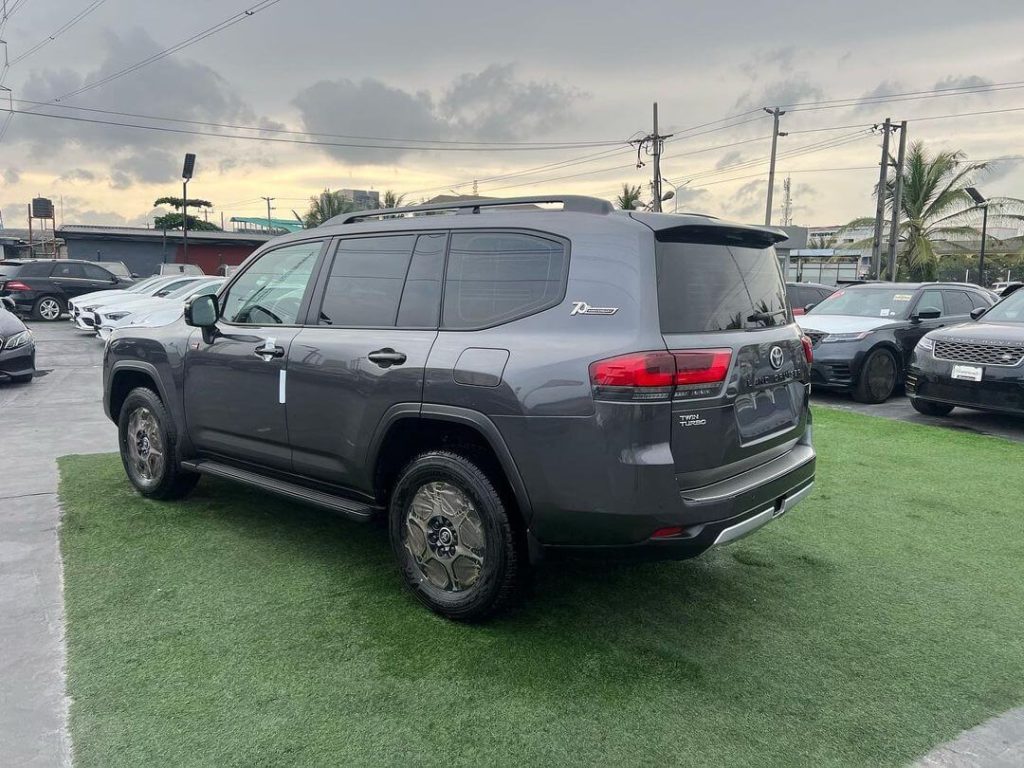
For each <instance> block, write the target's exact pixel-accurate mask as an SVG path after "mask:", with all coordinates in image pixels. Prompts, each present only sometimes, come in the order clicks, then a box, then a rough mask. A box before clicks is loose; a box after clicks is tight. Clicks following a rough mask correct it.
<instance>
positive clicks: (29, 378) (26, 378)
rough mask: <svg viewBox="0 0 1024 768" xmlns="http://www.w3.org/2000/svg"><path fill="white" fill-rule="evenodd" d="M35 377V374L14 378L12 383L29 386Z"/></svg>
mask: <svg viewBox="0 0 1024 768" xmlns="http://www.w3.org/2000/svg"><path fill="white" fill-rule="evenodd" d="M34 375H35V374H33V373H26V374H25V375H24V376H12V377H11V381H13V382H14V383H15V384H28V383H29V382H30V381H32V377H33V376H34Z"/></svg>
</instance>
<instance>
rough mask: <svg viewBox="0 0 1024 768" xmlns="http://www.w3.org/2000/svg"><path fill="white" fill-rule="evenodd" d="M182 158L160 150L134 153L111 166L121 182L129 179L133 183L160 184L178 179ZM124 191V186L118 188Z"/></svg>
mask: <svg viewBox="0 0 1024 768" xmlns="http://www.w3.org/2000/svg"><path fill="white" fill-rule="evenodd" d="M181 162H182V160H181V158H179V157H178V156H177V155H172V154H171V153H170V152H165V151H163V150H160V149H151V150H149V151H148V152H132V153H131V154H129V155H126V156H124V157H121V158H119V159H118V160H116V161H114V163H113V164H112V165H111V168H112V169H113V173H114V174H117V175H118V178H119V180H123V179H128V180H129V181H130V182H131V183H136V182H137V183H140V184H160V183H163V182H165V181H170V180H171V179H177V178H178V177H179V175H180V171H181ZM117 188H118V189H123V188H124V187H123V186H118V187H117Z"/></svg>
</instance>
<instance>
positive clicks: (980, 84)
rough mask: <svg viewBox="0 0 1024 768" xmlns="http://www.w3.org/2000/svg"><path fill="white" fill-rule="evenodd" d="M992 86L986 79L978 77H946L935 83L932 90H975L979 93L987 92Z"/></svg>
mask: <svg viewBox="0 0 1024 768" xmlns="http://www.w3.org/2000/svg"><path fill="white" fill-rule="evenodd" d="M994 84H995V83H993V81H991V80H989V79H988V78H987V77H981V76H980V75H956V76H954V75H947V76H946V77H944V78H942V79H941V80H939V81H938V82H937V83H935V87H934V89H933V90H936V91H948V90H950V89H954V88H977V89H979V91H988V90H991V89H992V86H993V85H994Z"/></svg>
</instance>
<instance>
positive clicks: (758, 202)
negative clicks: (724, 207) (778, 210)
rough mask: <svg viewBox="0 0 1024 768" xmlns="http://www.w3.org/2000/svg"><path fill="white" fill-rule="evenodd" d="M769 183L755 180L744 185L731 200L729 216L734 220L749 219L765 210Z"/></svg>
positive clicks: (763, 180)
mask: <svg viewBox="0 0 1024 768" xmlns="http://www.w3.org/2000/svg"><path fill="white" fill-rule="evenodd" d="M767 188H768V182H767V181H766V180H765V179H754V180H753V181H748V182H747V183H746V184H744V185H742V186H741V187H740V188H739V189H737V190H736V191H735V192H733V194H732V197H730V198H729V205H728V211H729V216H730V217H731V218H734V219H740V220H742V219H748V218H750V217H751V216H753V215H754V214H755V213H759V212H761V211H763V210H764V205H765V195H766V193H767Z"/></svg>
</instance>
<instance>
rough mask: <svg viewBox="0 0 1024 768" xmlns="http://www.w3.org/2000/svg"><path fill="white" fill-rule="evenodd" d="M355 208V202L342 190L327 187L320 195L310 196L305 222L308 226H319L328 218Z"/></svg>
mask: <svg viewBox="0 0 1024 768" xmlns="http://www.w3.org/2000/svg"><path fill="white" fill-rule="evenodd" d="M355 209H356V206H355V203H353V202H352V201H351V200H349V199H348V198H347V197H345V196H344V195H343V194H342V193H341V192H338V191H332V190H330V189H325V190H324V191H323V192H321V193H320V194H319V195H316V196H314V197H311V198H309V210H308V211H306V219H305V222H304V223H305V225H306V227H307V228H312V227H318V226H320V225H321V224H323V223H324V222H325V221H327V220H328V219H331V218H333V217H335V216H339V215H341V214H343V213H351V212H352V211H354V210H355Z"/></svg>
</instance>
